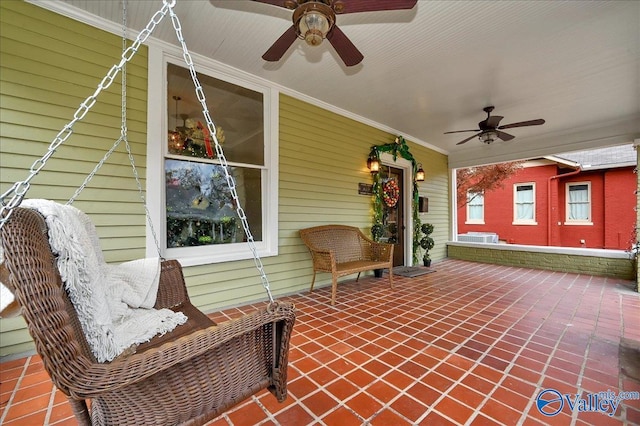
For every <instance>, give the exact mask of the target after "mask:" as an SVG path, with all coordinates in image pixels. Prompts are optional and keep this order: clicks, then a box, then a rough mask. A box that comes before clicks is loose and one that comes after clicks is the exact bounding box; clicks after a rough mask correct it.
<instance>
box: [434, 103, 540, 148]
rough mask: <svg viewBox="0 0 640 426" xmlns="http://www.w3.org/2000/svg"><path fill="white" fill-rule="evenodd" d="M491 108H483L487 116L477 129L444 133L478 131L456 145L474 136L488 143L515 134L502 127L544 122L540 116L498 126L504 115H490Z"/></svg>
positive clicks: (505, 139) (506, 139) (511, 137)
mask: <svg viewBox="0 0 640 426" xmlns="http://www.w3.org/2000/svg"><path fill="white" fill-rule="evenodd" d="M493 110H494V107H493V106H488V107H485V108H483V111H484V112H486V113H487V118H485V119H484V120H482V121H481V122H479V123H478V129H474V130H455V131H452V132H445V133H444V134H445V135H447V134H450V133H464V132H480V133H477V134H475V135H473V136H469V137H468V138H467V139H464V140H462V141H460V142H458V143H457V144H456V145H462V144H463V143H467V142H469V141H470V140H471V139H473V138H475V137H476V136H477V137H478V138H479V139H480V141H482V142H483V143H485V144H487V145H488V144H490V143H492V142H493V141H495V140H496V138H497V139H501V140H503V141H510V140H511V139H513V138H515V136H513V135H510V134H509V133H505V132H503V131H502V130H503V129H512V128H514V127H526V126H540V125H542V124H544V123H545V121H544V120H543V119H542V118H538V119H535V120H528V121H519V122H517V123H511V124H504V125H502V126H498V124H500V120H502V119H503V118H504V117H501V116H499V115H493V116H492V115H491V112H492V111H493Z"/></svg>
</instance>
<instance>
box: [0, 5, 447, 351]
mask: <svg viewBox="0 0 640 426" xmlns="http://www.w3.org/2000/svg"><path fill="white" fill-rule="evenodd" d="M0 19H1V24H2V25H1V27H0V28H1V33H0V36H1V39H0V55H1V56H0V67H1V68H0V101H1V103H0V138H1V144H0V168H1V170H2V172H1V173H0V190H1V191H2V192H4V191H6V189H8V188H9V187H10V185H12V184H13V182H15V181H17V180H23V179H25V177H26V176H27V175H28V170H29V168H30V167H31V165H32V164H33V162H34V161H35V160H37V159H38V158H39V157H40V156H41V155H42V154H44V153H45V152H46V150H47V147H48V146H49V143H50V142H51V140H52V139H53V138H54V137H55V135H56V134H57V133H58V131H59V130H60V129H61V128H62V127H63V126H64V125H65V124H66V123H67V122H68V121H70V119H71V118H72V116H73V113H74V112H75V111H76V109H77V108H78V106H79V105H80V103H81V102H82V101H83V100H84V99H85V98H86V97H87V96H88V95H90V94H92V93H93V92H94V90H95V88H96V87H97V84H98V83H99V82H100V80H101V79H102V77H103V76H104V75H105V73H106V72H107V71H108V70H109V69H110V68H111V66H112V65H113V64H114V63H115V62H118V61H119V58H120V54H121V39H120V38H119V37H118V36H116V35H113V34H109V33H106V32H104V31H101V30H98V29H95V28H92V27H90V26H87V25H84V24H82V23H79V22H76V21H73V20H70V19H68V18H65V17H62V16H60V15H57V14H54V13H52V12H49V11H46V10H44V9H41V8H39V7H36V6H33V5H30V4H27V3H23V2H19V1H0ZM43 46H45V47H43ZM127 90H128V95H129V97H128V101H127V102H128V106H129V109H128V117H129V123H128V128H129V140H130V142H131V144H132V149H133V152H134V155H135V160H136V164H137V165H138V169H139V172H140V174H141V177H142V178H143V179H144V176H145V162H146V155H145V153H146V126H147V123H146V107H147V106H146V102H147V95H146V90H147V51H146V49H145V48H142V49H141V51H140V53H139V55H138V56H137V57H136V58H135V59H134V61H133V63H132V64H130V65H129V67H128V89H127ZM279 119H280V129H279V134H280V140H279V176H278V181H279V192H280V194H279V200H278V203H279V218H278V219H279V235H278V241H279V255H278V256H274V257H269V258H265V259H263V263H264V265H265V269H266V271H267V274H268V276H269V280H270V284H271V289H272V291H273V293H274V295H275V296H278V295H284V294H290V293H294V292H298V291H307V289H308V286H309V284H310V281H311V276H312V270H311V259H310V256H309V253H308V251H307V249H306V247H305V246H304V245H303V244H302V241H301V240H300V238H299V236H298V230H299V229H301V228H304V227H308V226H314V225H318V224H324V223H342V224H348V225H353V226H357V227H360V228H361V229H363V231H365V232H366V233H367V234H368V233H369V227H370V226H371V218H372V203H371V201H372V200H371V197H369V196H364V195H359V194H358V183H361V182H362V183H371V175H370V173H369V171H368V169H367V168H366V158H367V155H368V153H369V149H370V147H371V146H372V145H379V144H385V143H388V142H391V141H393V139H394V138H395V136H396V135H393V134H390V133H387V132H384V131H381V130H378V129H376V128H373V127H371V126H368V125H365V124H362V123H360V122H357V121H355V120H352V119H349V118H346V117H344V116H341V115H339V114H336V113H333V112H330V111H327V110H325V109H322V108H319V107H316V106H313V105H310V104H309V103H306V102H303V101H300V100H298V99H295V98H292V97H290V96H285V95H281V96H280V118H279ZM119 132H120V85H119V84H118V83H117V82H116V83H114V84H113V86H112V87H110V88H109V90H108V92H106V93H104V94H102V95H101V96H100V97H99V99H98V102H97V103H96V105H95V107H94V109H93V110H92V112H91V113H89V114H88V115H87V117H86V119H85V120H84V121H83V122H81V123H78V124H77V125H76V132H75V134H74V135H73V136H72V137H71V139H70V140H69V141H67V142H66V143H65V144H64V145H63V146H62V147H61V148H60V149H59V151H58V152H57V153H56V154H55V156H54V157H53V158H52V159H51V160H49V162H48V163H47V166H46V167H45V169H44V170H43V172H42V173H41V174H40V175H39V176H37V177H36V178H35V179H34V180H33V186H32V189H31V190H30V192H29V198H49V199H54V200H56V201H60V202H66V200H67V199H69V198H70V197H71V196H72V195H73V193H74V190H75V188H76V187H78V186H79V185H80V184H81V183H82V181H83V179H84V177H85V176H86V175H87V174H88V173H89V172H90V171H91V170H92V168H93V167H94V165H95V164H96V163H97V162H98V161H99V160H100V159H101V158H102V156H103V155H104V153H105V152H106V151H107V150H108V149H109V148H110V147H111V145H112V143H113V141H114V140H116V139H117V138H118V136H119ZM408 143H409V146H410V148H411V152H412V154H413V155H414V157H415V158H416V160H417V161H418V162H421V163H422V164H423V167H424V170H425V171H426V172H427V180H426V181H425V182H423V183H422V184H421V185H420V193H421V195H423V196H427V197H429V208H430V211H429V213H425V214H422V215H421V220H422V221H423V222H425V221H428V222H431V223H434V225H435V227H436V228H435V229H436V230H435V233H434V238H435V240H436V248H435V249H434V251H433V258H434V259H435V260H438V259H442V258H444V257H445V255H446V241H447V238H448V231H447V230H448V229H449V213H448V212H449V209H448V200H449V192H448V191H449V189H448V186H449V180H448V171H447V157H446V156H445V155H442V154H439V153H437V152H435V151H432V150H430V149H427V148H425V147H422V146H419V145H417V144H415V143H412V142H411V141H408ZM144 184H145V183H144V180H143V185H144ZM74 205H76V206H77V207H78V208H80V209H81V210H83V211H85V212H87V213H88V214H89V215H90V216H91V217H92V219H93V220H94V222H95V223H96V225H97V228H98V233H99V235H100V237H101V244H102V247H103V249H104V250H105V257H106V258H107V261H109V262H116V263H119V262H122V261H126V260H131V259H135V258H139V257H143V256H144V254H145V250H144V244H145V235H144V234H145V218H144V210H143V207H142V204H141V202H140V199H139V195H138V192H137V188H136V185H135V181H134V180H133V176H132V173H131V168H130V165H129V160H128V158H127V155H126V153H125V152H124V147H121V148H119V149H118V152H117V153H115V154H113V155H112V157H111V159H110V160H109V161H108V162H107V163H106V164H105V165H104V166H103V167H102V169H101V171H100V174H99V175H97V176H96V177H95V178H94V179H93V181H92V182H91V183H90V185H89V187H87V189H85V191H84V192H83V193H82V195H81V196H80V198H78V200H77V201H76V202H75V204H74ZM184 274H185V278H186V281H187V287H188V291H189V295H190V297H191V299H192V301H193V303H194V304H195V305H196V306H198V307H199V308H201V309H202V310H203V311H205V312H212V311H215V310H218V309H220V308H223V307H229V306H234V305H242V304H246V303H249V302H253V301H262V300H266V295H265V292H264V289H263V288H262V286H261V283H260V278H259V277H258V276H257V274H256V270H255V267H254V263H253V260H246V261H238V262H225V263H219V264H212V265H201V266H193V267H188V268H185V270H184ZM329 283H330V280H329V276H328V275H326V276H324V275H322V274H321V275H320V276H319V280H318V283H317V285H318V286H323V285H327V284H329ZM30 350H33V344H32V342H31V339H30V337H29V335H28V333H27V331H26V328H25V324H24V321H23V320H22V318H9V319H3V320H0V356H5V355H9V354H15V353H21V352H25V351H30Z"/></svg>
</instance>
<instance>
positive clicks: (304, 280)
mask: <svg viewBox="0 0 640 426" xmlns="http://www.w3.org/2000/svg"><path fill="white" fill-rule="evenodd" d="M395 136H396V135H393V134H389V133H387V132H384V131H381V130H378V129H375V128H372V127H370V126H367V125H365V124H362V123H359V122H357V121H354V120H351V119H349V118H346V117H344V116H340V115H338V114H335V113H333V112H330V111H327V110H324V109H321V108H318V107H315V106H312V105H309V104H307V103H304V102H302V101H300V100H297V99H294V98H291V97H289V96H281V97H280V206H279V207H280V253H281V256H280V257H281V258H283V260H284V261H285V263H286V264H288V265H290V267H291V268H292V269H293V268H295V269H296V270H297V271H298V272H297V277H296V278H295V279H294V280H292V282H291V284H292V285H295V286H296V287H290V288H291V289H294V288H295V289H297V288H302V289H305V288H306V286H308V284H309V283H310V281H311V277H312V269H311V259H310V256H309V254H308V252H307V249H306V247H305V246H304V245H303V244H302V242H301V240H300V238H299V236H298V230H299V229H301V228H306V227H309V226H316V225H323V224H329V223H340V224H345V225H351V226H357V227H359V228H361V229H362V230H363V231H364V232H365V234H367V235H370V232H369V228H370V227H371V221H372V215H373V205H372V198H371V197H370V196H365V195H358V183H372V179H371V174H370V173H369V170H368V169H367V166H366V159H367V156H368V155H369V150H370V148H371V146H372V145H380V144H386V143H389V142H392V141H393V140H394V138H395ZM408 143H409V147H410V150H411V153H412V154H413V156H414V157H415V159H416V161H418V162H421V163H422V165H423V167H424V170H425V172H426V173H427V179H426V180H425V182H423V183H422V184H421V185H420V193H421V195H423V196H428V197H429V203H430V210H429V213H424V214H422V215H421V220H422V221H428V222H431V223H434V225H435V227H436V232H434V238H435V240H436V248H435V249H434V251H433V258H434V260H438V259H442V258H444V257H445V255H446V241H447V238H448V229H449V215H448V207H447V201H448V186H449V179H448V171H447V157H446V156H445V155H442V154H439V153H437V152H435V151H432V150H430V149H427V148H425V147H423V146H420V145H417V144H415V143H411V141H408ZM330 282H331V280H330V276H329V275H328V274H320V275H319V280H318V283H319V285H320V286H322V285H327V284H329V283H330Z"/></svg>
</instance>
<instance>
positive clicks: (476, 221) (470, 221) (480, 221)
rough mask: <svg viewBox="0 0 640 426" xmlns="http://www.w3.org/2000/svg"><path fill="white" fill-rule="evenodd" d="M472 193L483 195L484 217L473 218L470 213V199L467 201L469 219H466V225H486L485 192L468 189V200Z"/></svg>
mask: <svg viewBox="0 0 640 426" xmlns="http://www.w3.org/2000/svg"><path fill="white" fill-rule="evenodd" d="M470 194H480V196H482V218H481V219H471V216H470V214H469V210H470V207H471V206H472V204H471V203H470V202H469V201H468V202H467V206H466V207H467V219H466V220H465V222H464V223H465V224H466V225H484V224H485V223H484V192H479V193H478V192H476V191H467V200H469V196H470Z"/></svg>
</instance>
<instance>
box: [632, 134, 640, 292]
mask: <svg viewBox="0 0 640 426" xmlns="http://www.w3.org/2000/svg"><path fill="white" fill-rule="evenodd" d="M638 145H640V139H636V140H634V141H633V147H634V148H635V149H636V169H635V170H636V241H635V247H632V249H635V262H636V264H635V268H636V291H640V267H639V266H640V261H639V258H640V256H638V252H637V250H638V249H637V247H638V245H639V244H640V235H639V234H638V232H639V230H640V172H639V171H638V165H640V149H638Z"/></svg>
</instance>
